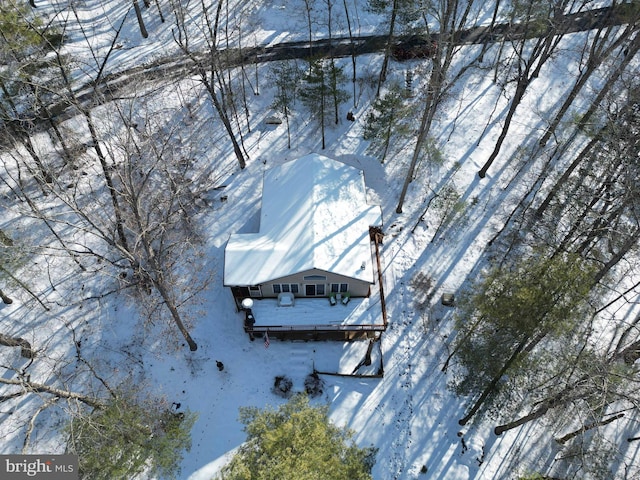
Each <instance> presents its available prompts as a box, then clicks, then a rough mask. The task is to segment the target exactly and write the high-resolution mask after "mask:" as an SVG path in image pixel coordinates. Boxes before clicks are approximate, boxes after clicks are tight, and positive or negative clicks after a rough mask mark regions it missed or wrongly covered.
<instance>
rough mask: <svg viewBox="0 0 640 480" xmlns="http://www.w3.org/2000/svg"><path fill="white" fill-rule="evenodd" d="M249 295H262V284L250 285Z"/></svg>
mask: <svg viewBox="0 0 640 480" xmlns="http://www.w3.org/2000/svg"><path fill="white" fill-rule="evenodd" d="M249 296H251V297H261V296H262V291H261V290H260V285H251V286H250V287H249Z"/></svg>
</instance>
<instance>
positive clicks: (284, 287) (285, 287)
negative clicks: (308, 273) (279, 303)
mask: <svg viewBox="0 0 640 480" xmlns="http://www.w3.org/2000/svg"><path fill="white" fill-rule="evenodd" d="M272 286H273V293H274V294H276V295H277V294H278V293H283V292H285V293H289V292H291V293H293V294H296V293H298V292H299V291H300V289H299V288H298V284H297V283H274V284H273V285H272Z"/></svg>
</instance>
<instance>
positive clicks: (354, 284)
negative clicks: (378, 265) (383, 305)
mask: <svg viewBox="0 0 640 480" xmlns="http://www.w3.org/2000/svg"><path fill="white" fill-rule="evenodd" d="M309 276H319V277H320V276H321V277H325V278H324V279H320V278H318V279H306V280H305V277H309ZM345 283H346V284H347V285H348V288H347V291H346V292H342V295H343V296H344V295H345V293H348V294H349V295H351V296H352V297H367V296H369V289H370V287H371V284H370V283H369V282H363V281H362V280H358V279H355V278H350V277H345V276H343V275H336V274H332V273H329V272H325V271H322V270H317V269H312V270H308V271H306V272H301V273H298V274H296V275H289V276H286V277H282V278H278V279H276V280H273V281H270V282H267V283H263V284H261V285H259V286H260V292H261V294H262V295H261V296H262V298H277V296H278V293H274V289H273V286H274V285H282V284H285V285H297V286H298V292H297V293H295V294H294V295H295V296H296V297H301V298H304V297H314V298H315V297H328V296H329V295H330V294H331V284H345ZM308 285H314V286H315V285H323V286H324V293H322V294H317V292H316V295H307V286H308ZM315 289H316V290H317V287H315Z"/></svg>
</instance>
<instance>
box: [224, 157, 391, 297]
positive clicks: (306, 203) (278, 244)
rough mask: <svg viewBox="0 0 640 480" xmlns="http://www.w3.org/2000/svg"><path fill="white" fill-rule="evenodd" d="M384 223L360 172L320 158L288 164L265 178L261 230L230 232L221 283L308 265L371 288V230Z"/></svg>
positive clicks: (253, 281)
mask: <svg viewBox="0 0 640 480" xmlns="http://www.w3.org/2000/svg"><path fill="white" fill-rule="evenodd" d="M381 223H382V222H381V210H380V207H379V206H371V205H368V204H367V202H366V189H365V184H364V174H363V172H362V171H361V170H359V169H357V168H354V167H351V166H348V165H345V164H344V163H342V162H338V161H335V160H332V159H330V158H327V157H325V156H322V155H318V154H309V155H306V156H304V157H301V158H299V159H297V160H293V161H290V162H287V163H285V164H283V165H281V166H279V167H275V168H272V169H270V170H267V171H266V172H265V174H264V182H263V194H262V210H261V214H260V232H259V233H250V234H234V235H231V237H230V239H229V242H228V244H227V247H226V249H225V270H224V283H225V285H258V284H260V283H264V282H267V281H270V280H273V279H276V278H281V277H285V276H288V275H293V274H296V273H299V272H303V271H305V270H310V269H313V268H316V269H320V270H325V271H327V272H331V273H336V274H340V275H344V276H347V277H351V278H356V279H360V280H362V281H367V282H371V283H372V282H373V268H372V265H371V249H370V243H369V226H371V225H380V224H381ZM363 265H364V268H362V266H363Z"/></svg>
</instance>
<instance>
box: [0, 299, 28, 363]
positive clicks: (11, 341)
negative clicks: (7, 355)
mask: <svg viewBox="0 0 640 480" xmlns="http://www.w3.org/2000/svg"><path fill="white" fill-rule="evenodd" d="M0 293H2V291H1V290H0ZM5 303H6V302H5ZM0 345H4V346H5V347H20V356H22V357H24V358H29V359H31V358H33V357H35V356H36V353H35V352H34V351H33V349H32V348H31V344H30V343H29V342H28V341H26V340H25V339H24V338H18V337H10V336H8V335H4V334H2V333H0Z"/></svg>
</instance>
